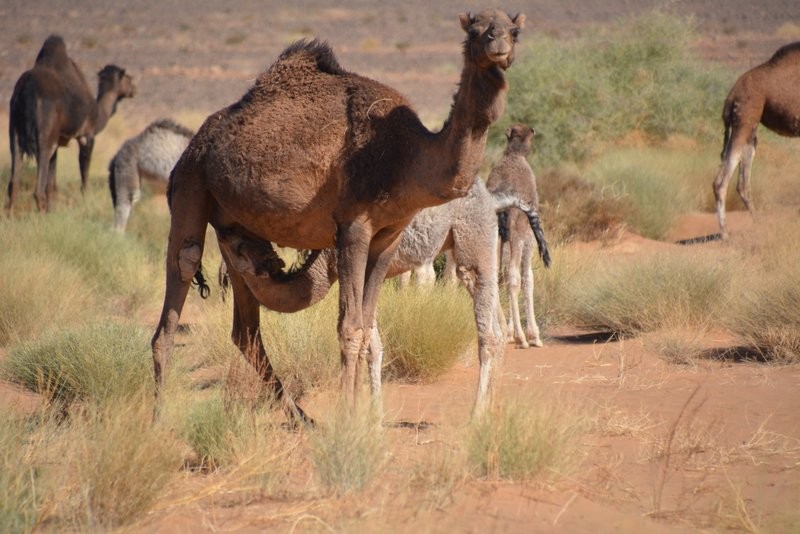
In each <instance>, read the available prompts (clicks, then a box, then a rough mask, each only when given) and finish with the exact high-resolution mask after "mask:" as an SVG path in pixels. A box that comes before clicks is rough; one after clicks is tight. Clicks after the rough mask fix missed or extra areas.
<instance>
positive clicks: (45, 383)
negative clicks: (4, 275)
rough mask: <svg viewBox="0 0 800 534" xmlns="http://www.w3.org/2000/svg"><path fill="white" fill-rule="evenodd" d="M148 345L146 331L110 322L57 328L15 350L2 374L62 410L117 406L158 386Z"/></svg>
mask: <svg viewBox="0 0 800 534" xmlns="http://www.w3.org/2000/svg"><path fill="white" fill-rule="evenodd" d="M148 341H149V336H148V335H147V333H146V332H145V331H144V330H142V329H141V328H139V327H136V326H131V325H121V324H115V323H110V322H98V323H92V324H89V325H88V326H85V327H82V328H79V329H76V330H52V331H50V332H49V333H47V334H45V335H42V336H40V337H39V338H37V339H36V340H34V341H27V342H23V343H20V344H19V345H17V346H15V347H14V348H12V349H11V351H10V352H9V355H8V358H7V359H6V360H5V361H4V362H3V365H2V368H0V370H2V375H3V377H4V378H6V379H7V380H10V381H12V382H16V383H18V384H21V385H23V386H25V387H26V388H28V389H30V390H31V391H35V392H37V393H40V394H42V395H44V396H45V397H46V398H47V399H48V400H49V401H50V402H53V403H56V404H58V405H61V406H66V405H68V404H70V403H72V402H73V401H76V400H81V401H88V402H91V403H100V404H103V403H109V402H112V403H113V402H116V401H119V400H120V399H126V398H131V396H132V395H136V394H137V393H138V392H140V391H142V389H143V388H145V387H151V386H152V380H153V377H152V363H151V362H152V359H151V356H150V346H149V342H148Z"/></svg>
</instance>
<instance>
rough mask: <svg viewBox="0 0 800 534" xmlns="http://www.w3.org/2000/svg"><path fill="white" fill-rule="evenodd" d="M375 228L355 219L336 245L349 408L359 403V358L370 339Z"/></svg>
mask: <svg viewBox="0 0 800 534" xmlns="http://www.w3.org/2000/svg"><path fill="white" fill-rule="evenodd" d="M370 238H371V231H370V229H369V227H368V225H366V224H363V223H360V222H352V223H349V224H347V225H342V226H340V227H339V230H338V233H337V240H336V247H337V249H338V253H339V256H338V261H337V269H338V271H339V324H338V333H339V349H340V352H341V361H342V376H341V382H340V387H341V391H342V398H343V399H344V402H345V403H346V405H347V406H348V407H354V406H355V391H356V377H357V374H358V358H359V356H360V354H361V351H362V348H363V347H364V346H365V345H366V340H368V339H369V338H368V337H367V336H366V335H365V334H366V332H365V330H367V329H366V328H365V326H364V325H365V324H366V323H365V322H364V315H363V305H364V282H365V277H366V268H367V258H368V255H369V243H370Z"/></svg>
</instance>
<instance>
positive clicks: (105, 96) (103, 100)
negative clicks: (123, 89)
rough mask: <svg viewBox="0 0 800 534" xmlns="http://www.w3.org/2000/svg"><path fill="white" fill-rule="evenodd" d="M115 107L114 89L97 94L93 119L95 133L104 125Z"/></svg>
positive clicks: (115, 96)
mask: <svg viewBox="0 0 800 534" xmlns="http://www.w3.org/2000/svg"><path fill="white" fill-rule="evenodd" d="M116 108H117V95H116V93H115V92H114V91H106V92H103V93H100V94H98V95H97V114H96V116H95V120H94V133H95V134H97V133H98V132H100V130H102V129H103V128H105V127H106V124H108V120H109V119H110V118H111V116H112V115H113V114H114V112H115V111H116Z"/></svg>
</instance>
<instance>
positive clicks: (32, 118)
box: [8, 35, 136, 211]
mask: <svg viewBox="0 0 800 534" xmlns="http://www.w3.org/2000/svg"><path fill="white" fill-rule="evenodd" d="M98 77H99V86H98V90H97V99H96V100H95V98H94V96H92V92H91V91H90V89H89V84H87V83H86V78H84V76H83V74H82V73H81V71H80V69H79V68H78V66H77V65H76V64H75V62H74V61H72V59H70V57H69V56H68V55H67V47H66V45H65V44H64V39H62V38H61V37H60V36H58V35H51V36H50V37H48V38H47V40H45V42H44V44H43V45H42V48H41V50H40V51H39V54H38V55H37V56H36V63H35V64H34V66H33V68H32V69H30V70H28V71H26V72H24V73H23V74H22V76H20V78H19V80H17V83H16V85H15V86H14V92H13V94H12V96H11V105H10V108H11V109H10V118H9V127H8V132H9V142H10V145H11V180H10V181H9V183H8V209H9V210H12V209H13V208H14V204H15V202H16V196H17V187H18V184H17V181H18V179H19V176H18V174H17V173H18V171H19V167H20V164H21V163H22V156H23V155H25V156H31V157H34V158H36V165H37V167H38V171H37V175H38V176H37V182H36V191H35V193H34V196H35V197H36V204H37V206H38V208H39V210H40V211H46V210H47V209H48V206H49V200H50V199H51V197H53V196H54V194H55V192H56V155H57V150H58V147H59V146H66V145H67V143H68V142H69V141H70V139H77V140H78V143H79V153H78V162H79V165H80V171H81V191H83V190H85V189H86V181H87V179H88V173H89V164H90V163H91V159H92V149H93V148H94V138H95V136H96V135H97V134H98V133H99V132H100V131H101V130H102V129H103V128H104V127H105V125H106V123H107V122H108V119H109V118H110V117H111V115H113V114H114V111H116V106H117V102H119V101H120V100H122V99H123V98H126V97H132V96H133V95H134V93H135V91H136V88H135V86H134V85H133V80H132V79H131V77H130V76H129V75H127V74H125V71H124V70H123V69H121V68H119V67H117V66H115V65H106V66H105V67H104V68H103V69H102V70H101V71H100V72H99V73H98Z"/></svg>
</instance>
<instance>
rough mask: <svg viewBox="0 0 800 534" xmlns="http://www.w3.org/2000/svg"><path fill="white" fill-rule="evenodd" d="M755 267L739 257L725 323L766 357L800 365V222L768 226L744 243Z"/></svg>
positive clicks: (742, 244) (779, 361)
mask: <svg viewBox="0 0 800 534" xmlns="http://www.w3.org/2000/svg"><path fill="white" fill-rule="evenodd" d="M741 246H743V247H744V249H745V250H748V249H749V251H750V253H751V254H752V257H754V258H755V263H753V261H752V260H750V262H749V264H748V263H747V262H745V260H743V259H740V262H741V263H740V265H741V268H740V269H739V270H738V271H737V273H736V277H735V278H734V287H737V288H741V290H740V291H736V293H735V297H734V299H733V301H732V302H731V305H730V306H728V307H727V308H726V310H725V317H726V318H725V324H726V325H727V326H728V328H730V330H732V331H733V332H734V333H735V334H736V335H737V336H738V337H739V338H740V339H741V340H742V341H743V342H744V343H745V344H747V345H750V346H752V347H753V348H755V349H756V350H757V351H758V352H759V353H760V354H761V355H762V356H763V358H764V359H766V360H768V361H774V362H776V363H784V364H791V363H797V362H800V314H798V313H797V310H798V309H800V286H798V284H797V280H799V279H800V252H799V251H800V224H798V223H797V220H796V219H793V220H792V221H791V222H789V223H782V226H781V227H780V229H772V230H771V231H770V229H769V228H763V229H762V230H761V231H760V232H759V233H758V235H757V236H753V237H752V242H747V241H746V240H744V241H742V242H741Z"/></svg>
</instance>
